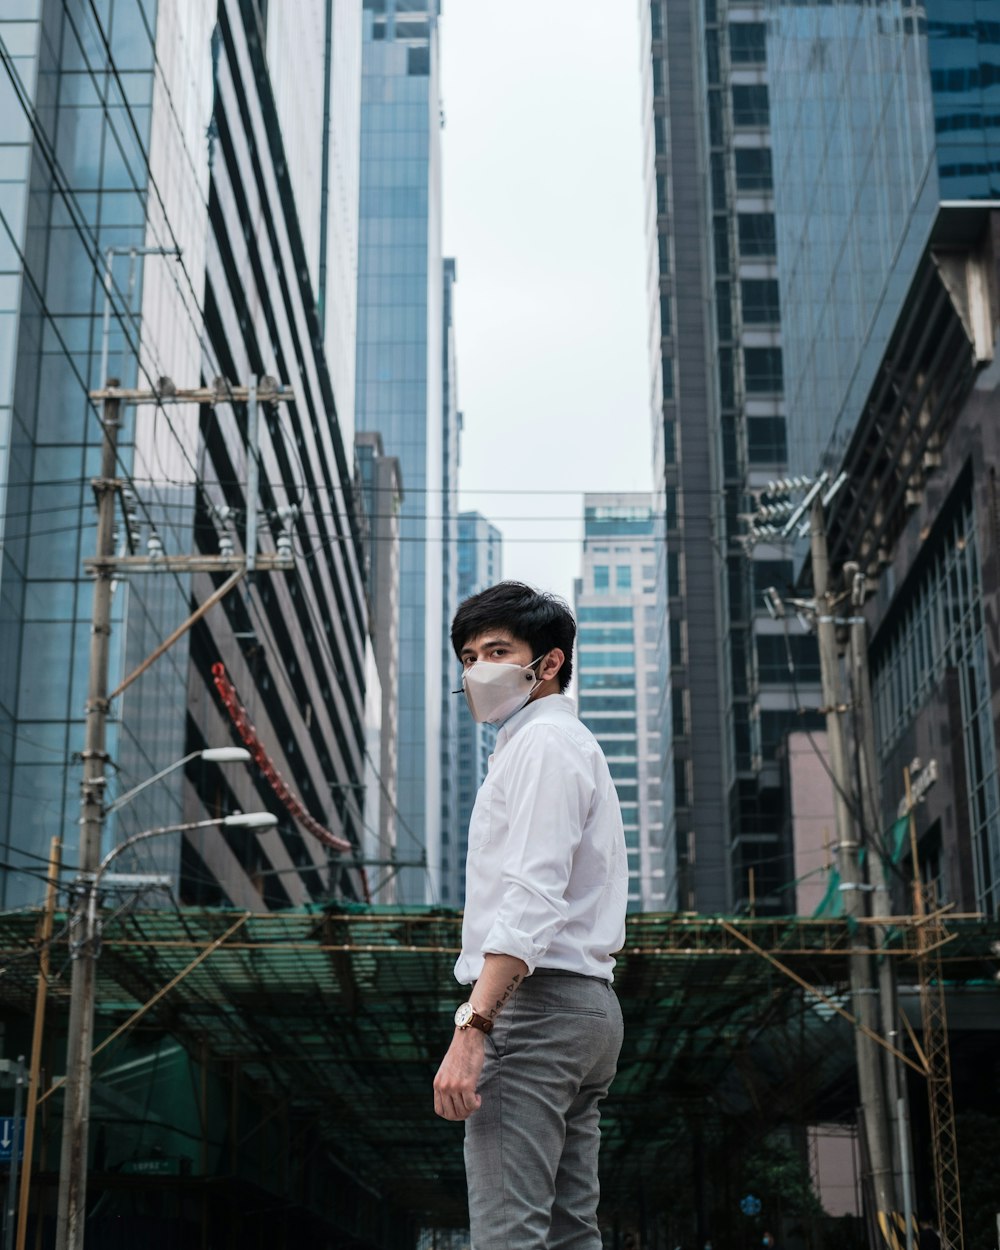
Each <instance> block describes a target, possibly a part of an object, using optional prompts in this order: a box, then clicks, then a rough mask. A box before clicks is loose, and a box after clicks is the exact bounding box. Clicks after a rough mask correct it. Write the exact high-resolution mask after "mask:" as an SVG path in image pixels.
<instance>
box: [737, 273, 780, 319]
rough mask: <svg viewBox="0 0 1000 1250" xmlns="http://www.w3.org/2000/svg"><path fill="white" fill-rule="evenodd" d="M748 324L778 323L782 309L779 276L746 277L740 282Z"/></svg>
mask: <svg viewBox="0 0 1000 1250" xmlns="http://www.w3.org/2000/svg"><path fill="white" fill-rule="evenodd" d="M740 291H741V294H742V298H743V320H744V322H745V323H746V324H747V325H777V324H778V321H779V320H780V315H781V309H780V303H779V297H778V280H777V278H744V279H743V281H742V282H741V283H740Z"/></svg>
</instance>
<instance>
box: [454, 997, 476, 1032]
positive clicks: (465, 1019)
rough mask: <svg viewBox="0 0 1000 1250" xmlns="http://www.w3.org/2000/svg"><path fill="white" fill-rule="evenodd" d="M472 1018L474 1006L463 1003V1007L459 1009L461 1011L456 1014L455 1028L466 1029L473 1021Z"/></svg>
mask: <svg viewBox="0 0 1000 1250" xmlns="http://www.w3.org/2000/svg"><path fill="white" fill-rule="evenodd" d="M472 1016H473V1010H472V1004H471V1003H463V1004H462V1005H461V1007H459V1009H458V1010H457V1011H456V1012H455V1027H456V1028H457V1029H464V1028H465V1027H466V1025H467V1024H468V1023H469V1021H470V1020H471V1019H472Z"/></svg>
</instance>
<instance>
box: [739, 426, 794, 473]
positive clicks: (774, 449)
mask: <svg viewBox="0 0 1000 1250" xmlns="http://www.w3.org/2000/svg"><path fill="white" fill-rule="evenodd" d="M747 458H748V459H749V461H750V463H751V464H774V463H776V462H777V461H781V460H787V459H788V442H787V439H786V436H785V418H784V417H748V418H747Z"/></svg>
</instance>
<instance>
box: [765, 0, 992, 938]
mask: <svg viewBox="0 0 1000 1250" xmlns="http://www.w3.org/2000/svg"><path fill="white" fill-rule="evenodd" d="M767 18H768V27H767V30H768V36H767V55H768V61H769V78H770V80H771V84H772V86H771V114H772V127H773V147H774V176H775V201H776V222H777V244H778V254H779V257H780V259H781V270H780V273H781V298H782V302H783V306H784V308H785V313H786V317H785V362H784V365H785V379H786V389H787V394H788V399H789V446H790V458H791V462H792V467H793V469H795V470H796V471H798V472H803V473H807V474H810V475H815V474H817V473H818V472H819V471H820V470H825V471H827V472H828V473H829V474H830V477H831V481H836V480H838V479H839V480H840V485H839V488H838V490H837V492H836V494H835V495H834V497H833V499H832V501H831V502H830V504H829V506H828V508H827V516H826V525H827V532H828V539H829V548H830V561H831V570H832V572H833V574H834V577H835V578H843V577H844V565H845V564H847V563H848V562H854V563H856V564H857V565H858V566H859V569H860V573H861V574H862V575H863V578H864V582H863V585H864V588H865V589H866V590H867V592H868V593H869V594H871V595H873V597H872V598H870V599H869V601H868V604H867V608H866V615H867V616H868V620H869V625H870V628H871V642H870V663H871V672H872V686H873V696H874V715H875V736H876V741H877V745H878V754H879V760H878V763H879V767H880V770H881V802H882V812H883V818H884V823H883V828H886V827H889V826H890V825H891V822H892V820H893V818H894V815H895V812H896V809H897V804H898V802H899V800H900V799H901V798H902V797H903V790H904V779H903V769H904V767H905V766H908V765H909V764H910V762H911V761H912V760H913V759H914V758H915V757H918V758H919V759H920V761H921V762H922V766H923V768H925V769H929V768H930V766H931V764H932V762H933V764H934V766H935V767H936V770H937V781H936V783H935V784H933V785H932V786H930V788H929V789H928V790H927V792H926V795H925V799H924V801H923V802H922V803H921V804H920V805H919V807H918V808H917V825H918V833H919V848H918V855H919V860H920V872H921V876H922V877H923V879H924V880H925V882H927V883H929V884H933V886H934V889H935V892H936V895H937V899H938V901H944V902H955V903H957V904H958V907H959V909H970V910H972V909H974V910H979V911H982V912H985V913H986V914H988V915H996V914H997V912H998V910H1000V780H998V774H997V741H998V738H997V722H996V710H995V709H996V708H997V706H998V700H1000V680H998V676H997V668H996V658H995V652H996V645H995V630H993V631H992V633H991V624H990V623H991V622H993V621H995V620H996V619H997V614H998V611H1000V598H998V596H1000V588H998V583H997V575H996V541H997V530H996V517H997V505H996V483H995V471H994V466H995V465H996V463H997V460H998V454H1000V445H998V438H997V422H996V418H995V413H996V403H997V399H998V393H997V383H996V379H995V364H994V362H995V359H996V352H997V341H996V339H997V335H996V326H997V322H998V304H997V296H996V284H995V273H996V269H995V266H996V254H997V243H996V241H997V238H998V234H997V230H998V218H997V214H996V212H995V202H996V198H997V191H998V176H997V168H998V162H1000V129H998V126H997V115H996V109H995V106H994V104H993V103H992V96H993V94H994V92H995V88H994V87H992V86H991V85H990V84H991V83H992V81H993V78H994V76H995V65H994V63H995V48H996V29H997V27H996V20H995V19H996V7H995V5H992V4H982V3H974V2H972V0H968V2H966V0H957V2H955V0H928V3H926V4H924V5H920V6H914V5H908V4H902V3H893V4H889V3H886V4H880V5H875V6H859V5H855V4H847V3H841V2H838V3H834V4H831V5H829V6H826V7H822V8H819V7H816V8H812V7H810V8H802V7H798V6H795V5H791V4H783V3H778V2H777V0H772V2H771V3H769V4H768V5H767ZM841 475H842V477H841ZM842 584H844V585H845V586H846V585H847V584H849V585H851V586H852V587H853V586H855V585H856V583H855V579H854V578H853V577H851V576H849V577H847V578H846V581H844V582H843V583H842ZM921 780H922V783H926V782H929V781H930V780H932V776H931V774H930V773H929V772H925V773H924V774H923V776H922V779H921ZM876 832H877V831H876ZM869 836H872V835H871V834H870V835H869ZM886 850H887V853H888V854H889V855H890V856H892V857H894V858H897V859H899V860H901V861H903V868H904V875H910V876H912V874H913V869H914V865H913V864H912V863H911V862H910V857H909V853H908V847H907V846H905V845H902V844H899V845H893V846H891V847H888V848H886ZM899 901H900V902H901V903H902V904H903V905H904V906H908V903H909V900H908V899H906V898H904V897H902V895H901V896H900V900H899Z"/></svg>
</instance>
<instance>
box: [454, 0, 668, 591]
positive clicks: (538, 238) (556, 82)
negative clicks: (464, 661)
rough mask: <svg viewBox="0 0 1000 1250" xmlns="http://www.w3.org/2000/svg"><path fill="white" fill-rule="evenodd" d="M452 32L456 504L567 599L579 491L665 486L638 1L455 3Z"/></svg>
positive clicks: (511, 567) (519, 571)
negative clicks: (657, 445)
mask: <svg viewBox="0 0 1000 1250" xmlns="http://www.w3.org/2000/svg"><path fill="white" fill-rule="evenodd" d="M441 47H442V62H441V64H442V98H443V104H444V113H445V119H446V124H445V129H444V134H443V142H444V240H445V254H446V255H448V256H454V257H455V258H456V262H457V267H458V286H457V289H456V292H455V322H456V337H457V343H458V397H459V405H460V407H461V408H462V410H463V412H464V414H465V434H464V437H463V442H462V465H461V471H460V483H461V487H462V492H461V501H460V502H461V506H462V508H463V509H468V508H475V509H476V510H477V511H479V512H482V513H483V514H484V515H485V516H487V517H489V518H490V520H492V521H493V522H494V523H495V524H496V525H497V526H498V527H499V528H500V529H501V530H502V532H503V534H504V538H505V546H504V575H505V576H506V577H516V578H520V579H523V580H525V581H528V582H531V583H533V584H535V585H538V586H542V587H545V588H549V589H552V590H555V591H557V592H558V593H560V594H562V595H564V596H566V598H567V599H570V601H571V602H572V599H571V596H572V588H573V578H574V577H576V576H577V575H578V574H579V570H580V540H581V536H582V524H581V517H582V492H583V491H585V490H593V491H602V490H616V491H617V490H640V491H648V490H650V489H651V487H652V470H651V459H652V441H651V435H650V426H649V414H648V400H647V394H648V387H649V381H648V373H647V370H648V365H647V360H646V349H645V343H646V317H647V313H646V296H645V279H644V272H643V271H644V242H643V219H642V163H641V133H642V132H641V118H640V102H639V100H640V97H639V69H638V57H639V53H638V18H637V15H636V5H635V0H505V3H504V4H503V5H494V4H487V3H485V2H484V0H446V3H445V4H444V6H443V16H442V19H441ZM493 492H503V493H493ZM525 539H527V540H530V541H527V542H526V541H519V540H525Z"/></svg>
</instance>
